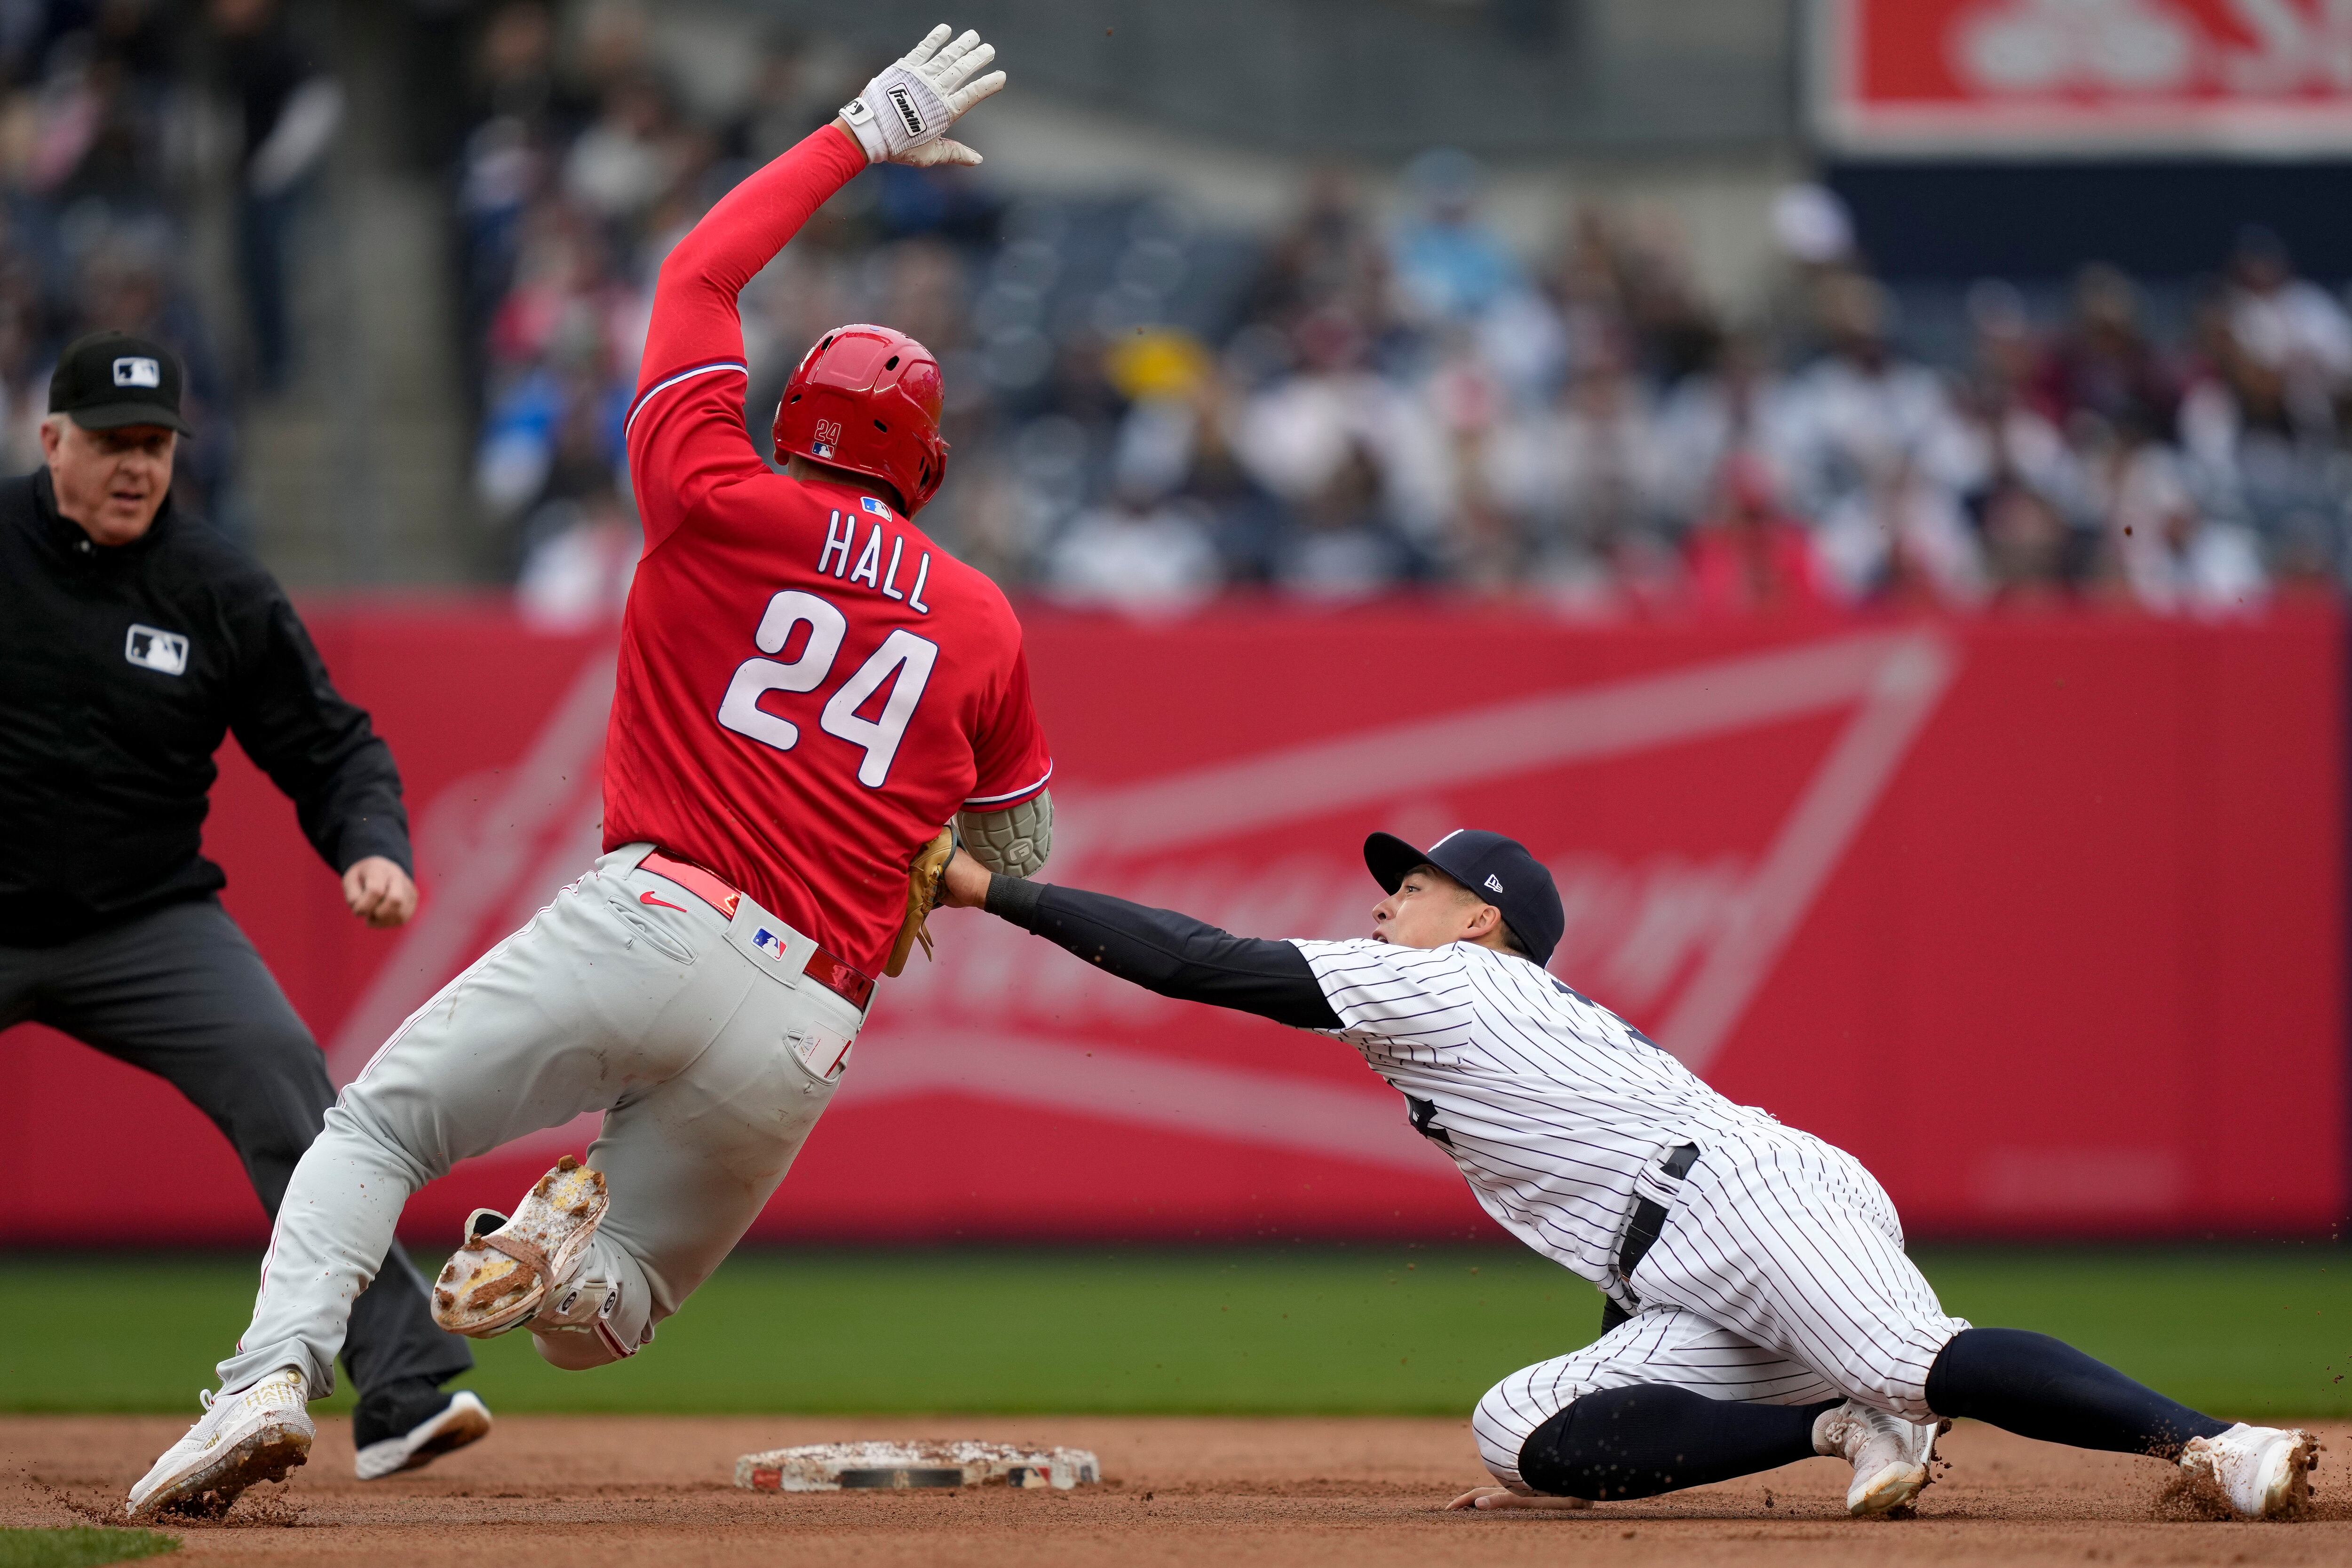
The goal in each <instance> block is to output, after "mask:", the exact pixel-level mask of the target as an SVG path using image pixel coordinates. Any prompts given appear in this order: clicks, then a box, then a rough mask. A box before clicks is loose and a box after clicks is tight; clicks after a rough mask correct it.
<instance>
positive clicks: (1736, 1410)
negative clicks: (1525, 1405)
mask: <svg viewBox="0 0 2352 1568" xmlns="http://www.w3.org/2000/svg"><path fill="white" fill-rule="evenodd" d="M1843 1403H1844V1401H1843V1400H1840V1399H1832V1400H1828V1401H1826V1402H1824V1403H1822V1404H1820V1405H1743V1404H1739V1403H1738V1402H1736V1401H1733V1400H1728V1399H1709V1398H1707V1397H1706V1396H1705V1395H1703V1394H1693V1393H1692V1392H1691V1391H1690V1390H1688V1389H1686V1388H1672V1387H1668V1386H1667V1385H1664V1384H1661V1383H1648V1384H1641V1385H1636V1386H1634V1387H1632V1388H1604V1389H1602V1390H1601V1392H1599V1393H1597V1394H1588V1395H1586V1396H1584V1397H1583V1398H1581V1399H1578V1400H1575V1401H1573V1402H1572V1403H1570V1405H1569V1406H1568V1407H1567V1408H1566V1409H1564V1410H1562V1411H1560V1412H1559V1414H1558V1415H1556V1416H1553V1417H1552V1418H1551V1419H1550V1420H1549V1421H1546V1422H1545V1423H1544V1424H1543V1425H1542V1426H1540V1427H1537V1428H1536V1429H1535V1430H1534V1431H1533V1432H1531V1433H1529V1434H1528V1440H1527V1442H1526V1444H1525V1445H1524V1446H1523V1447H1521V1448H1520V1449H1519V1477H1520V1479H1523V1480H1525V1481H1526V1482H1527V1483H1528V1486H1530V1487H1532V1488H1534V1489H1535V1490H1537V1491H1539V1492H1546V1493H1549V1494H1550V1495H1551V1496H1554V1497H1580V1498H1590V1499H1591V1500H1595V1501H1599V1500H1601V1499H1603V1498H1631V1497H1655V1496H1657V1495H1658V1494H1659V1493H1660V1492H1665V1491H1679V1490H1682V1489H1683V1488H1684V1487H1701V1486H1706V1485H1707V1484H1708V1483H1710V1482H1713V1481H1727V1480H1729V1479H1732V1478H1733V1477H1734V1476H1748V1475H1754V1474H1755V1473H1756V1472H1757V1471H1759V1470H1769V1469H1778V1468H1779V1467H1780V1466H1782V1465H1786V1464H1793V1463H1795V1462H1796V1461H1797V1460H1799V1459H1809V1458H1812V1457H1813V1421H1814V1419H1815V1418H1816V1417H1818V1416H1820V1415H1821V1413H1822V1411H1824V1410H1834V1409H1836V1408H1837V1407H1838V1406H1840V1405H1842V1404H1843Z"/></svg>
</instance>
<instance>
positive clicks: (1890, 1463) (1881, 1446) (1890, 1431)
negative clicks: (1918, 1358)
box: [1813, 1399, 1944, 1519]
mask: <svg viewBox="0 0 2352 1568" xmlns="http://www.w3.org/2000/svg"><path fill="white" fill-rule="evenodd" d="M1943 1429H1944V1424H1943V1423H1942V1422H1941V1421H1906V1420H1905V1419H1904V1418H1903V1417H1902V1416H1890V1415H1888V1414H1887V1413H1886V1412H1885V1411H1884V1410H1874V1409H1872V1408H1871V1407H1870V1406H1867V1405H1858V1404H1856V1403H1854V1401H1853V1400H1851V1399H1849V1400H1847V1401H1846V1402H1845V1403H1844V1404H1843V1405H1841V1406H1838V1407H1837V1408H1836V1409H1834V1410H1825V1411H1823V1412H1822V1415H1821V1417H1820V1419H1818V1420H1816V1421H1815V1422H1814V1423H1813V1451H1814V1452H1815V1453H1817V1454H1823V1455H1827V1456H1830V1457H1832V1458H1842V1459H1844V1460H1847V1461H1848V1462H1849V1463H1851V1464H1852V1465H1853V1485H1852V1486H1850V1487H1848V1488H1846V1492H1845V1511H1846V1512H1848V1513H1850V1514H1852V1515H1853V1517H1854V1518H1856V1519H1862V1518H1864V1517H1866V1516H1867V1515H1870V1514H1874V1513H1886V1512H1889V1511H1893V1510H1895V1509H1898V1508H1901V1507H1903V1506H1904V1505H1905V1504H1906V1503H1907V1502H1909V1501H1910V1500H1912V1499H1914V1498H1916V1497H1917V1496H1918V1495H1919V1492H1920V1490H1921V1489H1922V1488H1924V1487H1925V1486H1926V1485H1927V1463H1928V1461H1929V1460H1931V1459H1933V1458H1935V1457H1936V1438H1937V1437H1938V1436H1939V1435H1940V1434H1941V1433H1942V1432H1943Z"/></svg>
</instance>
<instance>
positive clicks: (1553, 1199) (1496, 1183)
mask: <svg viewBox="0 0 2352 1568" xmlns="http://www.w3.org/2000/svg"><path fill="white" fill-rule="evenodd" d="M1293 946H1296V947H1297V949H1298V950H1299V952H1300V953H1301V954H1303V955H1304V956H1305V957H1306V959H1307V967H1309V968H1311V969H1312V970H1313V971H1314V972H1315V978H1316V982H1317V984H1318V985H1319V986H1321V987H1322V988H1323V996H1324V999H1325V1000H1326V1001H1327V1002H1328V1003H1329V1005H1330V1008H1331V1011H1332V1013H1333V1014H1334V1015H1335V1016H1336V1017H1338V1019H1339V1023H1340V1027H1339V1028H1338V1029H1336V1030H1321V1031H1319V1032H1322V1033H1325V1034H1328V1035H1331V1036H1333V1037H1334V1038H1336V1039H1339V1040H1346V1041H1347V1042H1348V1043H1349V1044H1350V1045H1352V1046H1354V1047H1355V1048H1356V1049H1357V1051H1360V1053H1362V1055H1363V1058H1364V1061H1365V1062H1366V1063H1367V1064H1368V1065H1370V1068H1371V1069H1372V1071H1375V1072H1377V1073H1379V1074H1380V1075H1381V1077H1382V1078H1385V1079H1387V1080H1388V1082H1389V1083H1390V1085H1391V1087H1393V1088H1394V1089H1395V1090H1396V1091H1397V1092H1399V1093H1401V1094H1402V1095H1403V1096H1404V1097H1405V1105H1406V1109H1407V1112H1408V1113H1409V1115H1410V1116H1411V1118H1412V1125H1413V1129H1414V1130H1415V1131H1416V1132H1418V1133H1420V1134H1422V1135H1423V1137H1426V1138H1428V1139H1430V1140H1431V1141H1433V1142H1434V1143H1436V1144H1437V1145H1439V1146H1440V1147H1442V1148H1444V1150H1445V1152H1446V1153H1447V1154H1448V1155H1452V1156H1453V1158H1454V1165H1456V1166H1459V1167H1460V1168H1461V1171H1462V1174H1463V1176H1465V1178H1466V1179H1467V1180H1468V1181H1469V1183H1470V1190H1471V1191H1472V1192H1473V1193H1475V1195H1476V1196H1477V1198H1478V1202H1479V1205H1480V1207H1484V1208H1485V1209H1486V1212H1487V1213H1488V1214H1490V1215H1492V1216H1493V1217H1494V1218H1495V1222H1496V1224H1498V1225H1500V1226H1502V1228H1504V1229H1506V1230H1507V1231H1509V1232H1510V1233H1511V1234H1512V1235H1514V1236H1516V1237H1517V1238H1518V1239H1520V1240H1521V1241H1524V1242H1526V1243H1527V1244H1528V1246H1529V1247H1532V1248H1534V1249H1536V1250H1537V1251H1538V1252H1540V1253H1542V1254H1543V1255H1544V1256H1545V1257H1547V1258H1549V1259H1551V1260H1553V1261H1555V1262H1557V1263H1559V1264H1560V1265H1562V1266H1563V1267H1565V1268H1567V1269H1569V1270H1572V1271H1574V1272H1575V1273H1577V1274H1580V1275H1581V1276H1582V1277H1583V1278H1585V1279H1587V1280H1590V1281H1592V1283H1594V1284H1595V1285H1602V1286H1605V1285H1606V1283H1607V1281H1608V1280H1609V1277H1610V1265H1611V1263H1612V1261H1613V1259H1614V1254H1615V1251H1616V1246H1617V1240H1618V1238H1619V1236H1620V1235H1621V1234H1622V1232H1623V1230H1624V1228H1625V1220H1626V1218H1627V1216H1628V1214H1629V1213H1630V1212H1631V1210H1632V1208H1633V1195H1634V1190H1635V1186H1636V1184H1637V1183H1643V1185H1644V1189H1645V1190H1648V1191H1649V1192H1650V1195H1651V1196H1653V1197H1666V1196H1669V1194H1670V1192H1671V1189H1670V1188H1666V1189H1654V1188H1651V1187H1650V1186H1648V1182H1652V1181H1654V1180H1655V1179H1656V1178H1655V1176H1654V1175H1653V1174H1652V1173H1654V1170H1655V1167H1656V1166H1657V1163H1658V1159H1659V1157H1660V1155H1661V1154H1662V1153H1663V1152H1664V1150H1665V1149H1668V1148H1671V1147H1673V1146H1675V1145H1678V1144H1684V1143H1696V1144H1697V1145H1700V1146H1701V1147H1705V1146H1706V1144H1707V1143H1708V1142H1709V1141H1710V1140H1711V1139H1712V1138H1714V1137H1716V1136H1719V1135H1723V1134H1731V1133H1734V1132H1740V1131H1748V1130H1752V1129H1754V1128H1756V1127H1758V1126H1759V1125H1762V1126H1772V1125H1776V1124H1775V1123H1774V1122H1773V1120H1772V1118H1771V1117H1770V1116H1769V1115H1767V1114H1766V1113H1764V1112H1762V1111H1759V1110H1755V1109H1752V1108H1750V1107H1748V1106H1744V1105H1735V1104H1733V1103H1731V1102H1730V1101H1728V1100H1726V1099H1725V1098H1724V1097H1723V1096H1722V1095H1720V1094H1718V1093H1717V1092H1715V1091H1714V1090H1712V1089H1710V1088H1708V1087H1707V1086H1706V1084H1705V1083H1704V1082H1701V1081H1700V1080H1699V1078H1698V1076H1697V1075H1696V1073H1694V1072H1692V1071H1690V1069H1688V1068H1686V1067H1685V1066H1684V1065H1683V1064H1682V1063H1681V1062H1679V1061H1675V1059H1674V1058H1673V1057H1672V1056H1670V1055H1668V1054H1667V1053H1666V1052H1665V1051H1663V1050H1661V1049H1659V1047H1658V1046H1656V1045H1655V1044H1654V1043H1652V1041H1651V1040H1649V1039H1648V1037H1646V1036H1645V1035H1643V1033H1642V1031H1641V1030H1637V1029H1635V1028H1633V1025H1631V1024H1629V1023H1627V1022H1626V1021H1625V1020H1624V1019H1621V1018H1619V1017H1618V1016H1617V1015H1616V1014H1615V1013H1612V1012H1611V1011H1610V1010H1609V1009H1607V1008H1604V1007H1602V1006H1601V1005H1600V1004H1599V1003H1597V1002H1594V1001H1593V1000H1591V998H1587V997H1585V996H1583V995H1581V994H1580V993H1579V992H1577V991H1575V990H1572V989H1570V988H1569V987H1568V986H1566V985H1563V984H1561V983H1560V982H1559V981H1558V980H1556V979H1554V978H1552V977H1551V976H1549V974H1546V973H1545V972H1544V971H1543V970H1541V969H1539V968H1538V967H1536V966H1535V965H1533V964H1531V963H1529V962H1528V961H1527V960H1526V959H1524V958H1517V957H1513V956H1510V955H1508V954H1506V953H1498V952H1496V951H1495V950H1494V949H1493V948H1490V947H1482V946H1476V945H1475V944H1473V943H1467V942H1456V943H1454V944H1452V945H1450V946H1444V947H1434V948H1415V947H1399V946H1393V945H1391V944H1390V943H1386V942H1381V941H1376V940H1373V939H1371V938H1369V937H1362V938H1358V939H1355V940H1352V941H1346V942H1310V941H1295V942H1294V943H1293ZM1645 1178H1646V1180H1645Z"/></svg>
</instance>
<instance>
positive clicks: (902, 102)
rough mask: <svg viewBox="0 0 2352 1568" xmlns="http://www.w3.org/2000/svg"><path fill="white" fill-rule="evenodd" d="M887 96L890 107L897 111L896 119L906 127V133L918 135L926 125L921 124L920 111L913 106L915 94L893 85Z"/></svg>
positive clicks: (921, 116)
mask: <svg viewBox="0 0 2352 1568" xmlns="http://www.w3.org/2000/svg"><path fill="white" fill-rule="evenodd" d="M887 97H888V98H889V99H890V107H891V108H893V109H895V110H898V121H899V123H900V124H902V125H904V126H905V127H906V128H907V134H908V136H912V137H920V136H921V135H922V134H923V132H924V131H925V130H927V129H928V127H926V126H925V125H924V124H923V114H922V111H921V110H919V109H917V108H916V107H915V95H914V94H912V93H910V92H908V90H907V89H905V88H903V87H894V88H892V89H890V90H889V92H888V94H887Z"/></svg>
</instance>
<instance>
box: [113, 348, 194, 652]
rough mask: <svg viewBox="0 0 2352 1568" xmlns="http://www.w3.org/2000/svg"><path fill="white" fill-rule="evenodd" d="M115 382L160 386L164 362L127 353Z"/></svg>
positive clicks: (117, 364) (116, 365)
mask: <svg viewBox="0 0 2352 1568" xmlns="http://www.w3.org/2000/svg"><path fill="white" fill-rule="evenodd" d="M114 384H115V385H116V386H119V387H160V386H162V385H163V363H162V361H157V360H151V359H149V358H147V357H146V356H145V355H144V354H125V355H124V356H123V357H122V358H121V359H119V360H117V361H114ZM177 673H178V672H177V671H174V672H173V674H177Z"/></svg>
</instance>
